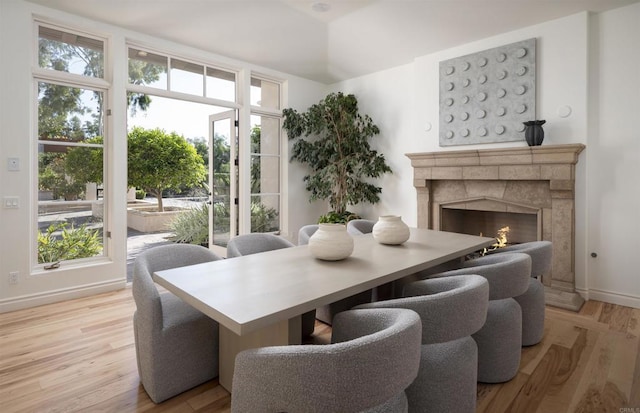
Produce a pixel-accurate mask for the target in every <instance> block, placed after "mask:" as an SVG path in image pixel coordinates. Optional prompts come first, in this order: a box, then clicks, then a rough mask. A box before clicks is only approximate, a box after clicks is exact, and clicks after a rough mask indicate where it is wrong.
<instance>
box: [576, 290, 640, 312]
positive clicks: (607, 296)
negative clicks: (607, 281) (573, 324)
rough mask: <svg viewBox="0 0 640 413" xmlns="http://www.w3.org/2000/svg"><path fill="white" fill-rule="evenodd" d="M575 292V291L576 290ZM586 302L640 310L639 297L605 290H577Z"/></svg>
mask: <svg viewBox="0 0 640 413" xmlns="http://www.w3.org/2000/svg"><path fill="white" fill-rule="evenodd" d="M576 290H577V289H576ZM577 291H579V292H580V294H581V295H582V296H584V297H585V299H587V300H597V301H603V302H605V303H610V304H617V305H622V306H625V307H632V308H640V297H638V296H635V295H627V294H620V293H615V292H612V291H605V290H594V289H589V290H577Z"/></svg>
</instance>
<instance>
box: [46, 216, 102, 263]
mask: <svg viewBox="0 0 640 413" xmlns="http://www.w3.org/2000/svg"><path fill="white" fill-rule="evenodd" d="M68 225H69V224H67V223H66V222H65V223H56V224H51V225H49V228H47V230H46V231H45V232H39V233H38V263H45V262H56V261H68V260H75V259H77V258H88V257H94V256H96V255H98V254H99V253H100V252H101V251H102V240H101V239H100V237H99V234H100V231H99V230H97V229H96V230H92V229H89V228H87V226H86V225H85V224H83V225H81V226H80V227H78V228H75V227H74V226H73V224H72V225H71V228H69V229H67V226H68ZM58 232H59V233H60V234H59V235H56V233H58Z"/></svg>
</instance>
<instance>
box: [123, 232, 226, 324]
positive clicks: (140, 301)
mask: <svg viewBox="0 0 640 413" xmlns="http://www.w3.org/2000/svg"><path fill="white" fill-rule="evenodd" d="M219 259H220V257H219V256H218V255H217V254H216V253H214V252H213V251H211V250H209V249H207V248H204V247H201V246H199V245H192V244H169V245H160V246H157V247H153V248H151V249H148V250H146V251H143V252H142V253H140V255H138V257H137V258H136V260H135V262H134V264H133V281H132V294H133V299H134V301H135V303H136V312H137V317H138V318H139V320H140V323H138V325H139V327H140V328H147V327H148V328H156V329H161V328H162V304H161V301H160V294H159V293H158V289H157V288H156V285H155V283H154V282H153V278H152V275H153V273H154V272H156V271H162V270H167V269H170V268H177V267H183V266H186V265H193V264H201V263H203V262H209V261H216V260H219Z"/></svg>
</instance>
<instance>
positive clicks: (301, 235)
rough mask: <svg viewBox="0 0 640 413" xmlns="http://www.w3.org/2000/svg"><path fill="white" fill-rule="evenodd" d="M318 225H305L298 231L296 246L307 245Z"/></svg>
mask: <svg viewBox="0 0 640 413" xmlns="http://www.w3.org/2000/svg"><path fill="white" fill-rule="evenodd" d="M318 228H319V225H318V224H310V225H305V226H303V227H302V228H300V230H299V231H298V245H307V244H309V238H311V236H312V235H313V234H315V233H316V231H317V230H318Z"/></svg>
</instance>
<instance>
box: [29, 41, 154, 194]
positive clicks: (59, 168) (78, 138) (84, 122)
mask: <svg viewBox="0 0 640 413" xmlns="http://www.w3.org/2000/svg"><path fill="white" fill-rule="evenodd" d="M38 46H39V53H38V56H39V66H40V67H45V68H50V69H53V70H57V71H63V72H68V71H70V66H71V65H72V64H74V62H82V65H83V67H84V73H83V74H84V75H86V76H90V77H98V78H99V77H103V75H104V74H103V68H104V62H103V53H102V51H101V50H94V49H91V48H90V47H87V46H86V45H85V46H79V45H75V44H71V43H65V42H61V41H59V40H53V39H47V38H44V37H41V38H40V39H39V43H38ZM162 72H163V68H162V66H159V65H155V64H153V63H152V62H144V61H141V60H134V59H130V61H129V82H130V83H133V84H137V85H141V84H150V83H153V82H155V81H156V80H158V79H159V77H160V74H161V73H162ZM92 95H93V96H92V98H91V99H92V100H93V101H94V103H95V105H94V106H93V108H94V109H93V110H92V109H91V108H90V107H89V106H88V105H87V96H83V91H82V89H80V88H74V87H69V86H65V85H57V84H53V83H48V82H39V83H38V100H39V104H38V135H39V138H40V139H42V140H48V139H52V140H56V141H69V142H83V143H92V141H93V140H94V139H97V138H98V137H100V139H102V138H101V135H102V133H103V124H102V123H103V121H104V116H103V110H104V107H103V92H97V91H96V92H94V93H93V94H92ZM127 104H128V106H129V109H130V110H131V111H132V112H135V111H136V110H142V111H146V110H147V109H148V107H149V105H150V104H151V98H150V97H149V96H148V95H145V94H141V93H131V92H130V93H128V94H127ZM78 149H79V148H76V149H71V150H70V151H69V153H73V156H74V158H75V159H74V160H73V161H72V164H73V165H65V163H66V161H67V160H68V155H67V154H66V153H64V152H55V153H46V152H43V153H41V154H40V157H39V181H40V182H39V186H40V189H50V190H53V192H54V194H57V195H63V194H64V193H69V192H70V191H71V190H73V191H75V192H76V193H79V192H80V191H82V189H83V188H84V183H86V182H96V183H101V182H102V179H103V178H102V160H101V159H100V160H99V161H98V159H97V155H100V156H101V155H102V151H101V150H97V149H96V150H89V149H86V150H78ZM85 155H86V156H88V157H87V158H86V159H84V160H83V159H81V158H82V156H85ZM83 163H84V164H85V167H83V165H82V164H83ZM94 166H96V167H97V168H94ZM85 172H88V173H90V175H91V176H92V178H91V179H88V180H84V179H85V178H81V177H80V175H85V176H86V175H87V174H86V173H85ZM67 174H70V176H71V178H73V179H72V180H70V179H69V178H70V176H69V175H67Z"/></svg>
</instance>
